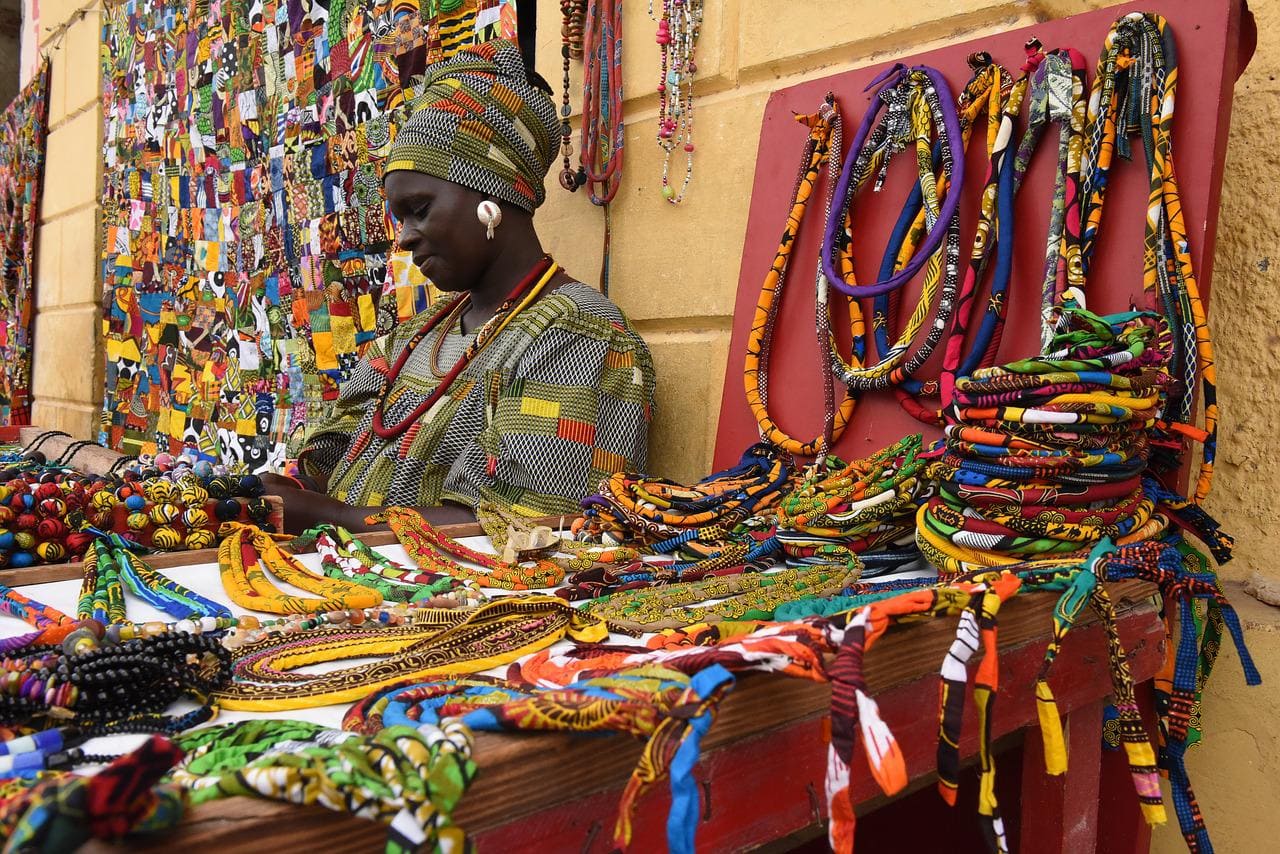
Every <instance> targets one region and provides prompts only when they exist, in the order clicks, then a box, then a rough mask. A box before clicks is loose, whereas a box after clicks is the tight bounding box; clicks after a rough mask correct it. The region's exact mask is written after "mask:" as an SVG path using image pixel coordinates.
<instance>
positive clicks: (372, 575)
mask: <svg viewBox="0 0 1280 854" xmlns="http://www.w3.org/2000/svg"><path fill="white" fill-rule="evenodd" d="M290 548H291V549H292V550H293V551H294V552H302V551H311V550H314V551H315V552H316V553H318V554H319V555H320V566H321V568H322V569H323V570H324V574H325V575H327V576H329V577H330V578H333V579H337V580H346V579H349V580H351V581H354V582H355V583H357V584H361V585H363V586H365V587H371V588H373V589H374V590H377V591H378V592H379V593H381V594H382V598H383V599H384V600H385V601H389V602H415V603H421V604H424V605H427V606H429V607H433V608H450V607H455V606H458V605H475V604H478V603H480V602H483V601H485V600H486V598H487V597H486V596H485V595H484V594H483V593H482V592H481V591H480V588H479V587H478V586H476V584H475V583H474V582H468V581H464V580H461V579H457V578H454V577H453V576H449V575H443V574H440V573H435V572H424V571H422V570H419V569H410V568H409V567H406V566H401V565H400V564H398V563H396V562H395V561H393V560H391V559H389V558H387V557H384V556H382V555H380V554H378V553H377V552H375V551H374V550H373V549H371V548H369V547H368V546H366V545H365V544H364V543H363V542H361V541H360V540H359V539H357V538H356V537H355V536H353V535H352V533H351V532H350V531H348V530H347V529H346V528H343V527H341V526H338V525H317V526H316V527H314V528H311V529H310V530H308V531H306V532H304V533H303V534H302V536H300V537H299V538H298V539H296V540H294V541H293V542H292V543H290Z"/></svg>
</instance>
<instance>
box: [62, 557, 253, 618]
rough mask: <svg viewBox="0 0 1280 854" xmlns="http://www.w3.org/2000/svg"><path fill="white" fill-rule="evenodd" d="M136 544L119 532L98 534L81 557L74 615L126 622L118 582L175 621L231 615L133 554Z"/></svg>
mask: <svg viewBox="0 0 1280 854" xmlns="http://www.w3.org/2000/svg"><path fill="white" fill-rule="evenodd" d="M136 547H137V545H136V544H135V543H130V542H127V541H126V540H124V539H123V538H122V537H121V536H120V535H119V534H110V535H106V536H102V537H99V538H98V539H97V540H95V541H94V543H93V544H92V545H91V546H89V550H88V551H87V552H86V553H85V557H84V579H83V581H82V583H81V586H80V599H79V602H78V604H77V607H76V617H77V619H80V620H96V621H98V622H99V623H101V624H102V625H104V626H106V625H110V624H112V623H124V622H129V620H128V617H127V616H126V613H125V599H124V590H123V588H122V586H121V581H123V582H124V585H125V586H127V587H128V588H129V591H130V592H131V593H133V595H135V596H137V597H138V598H139V599H141V600H142V601H144V602H146V603H147V604H148V605H150V606H151V607H153V608H155V609H156V610H158V611H163V612H164V613H166V614H168V615H169V616H171V617H173V618H175V619H177V620H191V619H199V618H200V617H223V618H227V617H230V616H231V612H230V611H229V610H228V609H227V608H226V606H225V605H221V604H219V603H217V602H214V601H212V600H210V599H206V598H205V597H203V596H201V595H200V594H198V593H196V592H195V591H193V590H189V589H187V588H186V587H184V586H183V585H181V584H179V583H178V582H176V581H174V580H173V579H171V578H167V577H166V576H164V575H162V574H161V573H159V572H157V571H156V570H154V569H152V568H151V567H150V566H148V565H147V564H146V563H145V562H143V560H142V559H141V558H139V557H138V556H137V555H135V554H134V553H133V549H134V548H136Z"/></svg>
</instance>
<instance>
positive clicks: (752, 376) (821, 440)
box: [743, 95, 861, 456]
mask: <svg viewBox="0 0 1280 854" xmlns="http://www.w3.org/2000/svg"><path fill="white" fill-rule="evenodd" d="M795 119H796V121H797V122H800V123H801V124H803V125H806V126H807V127H808V128H809V136H808V138H807V139H806V140H805V144H804V150H803V153H802V155H801V158H800V173H799V174H798V175H797V176H796V185H795V188H794V189H793V191H792V193H791V201H790V203H789V205H790V207H789V212H788V214H787V223H786V226H785V227H784V228H783V231H782V240H781V242H780V243H779V245H778V252H777V254H776V255H775V256H774V259H773V264H772V265H771V266H770V267H769V272H768V274H766V276H765V279H764V285H763V286H762V287H761V289H760V298H759V301H758V302H757V304H756V313H755V319H754V321H753V322H752V324H751V333H750V335H749V337H748V339H747V357H746V369H745V371H744V372H743V379H744V381H745V385H746V392H747V405H748V406H750V407H751V411H752V412H753V413H755V417H756V423H757V424H759V426H760V437H761V438H762V439H763V440H764V441H766V442H769V443H771V444H773V445H775V446H777V447H778V448H781V449H782V450H784V451H786V452H787V453H790V454H795V455H798V456H813V455H815V454H817V455H822V454H825V453H826V452H827V451H829V450H830V449H831V447H832V445H833V444H834V443H835V442H837V441H839V439H840V436H841V435H843V433H844V430H845V427H847V426H848V424H849V419H850V418H851V417H852V416H853V408H854V405H855V404H856V402H857V399H856V398H855V397H854V396H853V395H849V394H846V395H845V398H844V400H843V401H842V402H841V403H840V408H839V410H838V411H837V410H836V406H835V376H834V373H833V371H832V367H831V359H830V358H828V347H829V346H830V345H829V344H828V342H829V341H831V340H832V334H831V307H830V305H829V304H828V288H827V283H826V280H825V279H824V278H823V277H822V276H821V275H819V276H818V279H817V285H816V291H817V300H816V315H815V316H816V325H817V333H818V346H819V348H820V357H819V363H820V370H821V374H822V383H823V385H822V388H823V401H824V410H823V422H822V424H823V426H822V432H821V434H820V435H819V436H818V437H817V438H815V439H813V440H812V441H809V442H804V441H801V440H798V439H793V438H792V437H791V436H789V435H787V434H786V433H784V432H783V431H782V429H781V428H780V427H778V425H777V423H776V422H775V421H774V420H773V418H772V417H770V415H769V358H770V355H771V354H772V345H773V333H774V326H775V324H776V323H777V318H778V311H779V310H780V309H781V307H782V293H783V288H784V287H785V285H786V280H787V268H788V266H789V264H790V261H791V253H792V251H793V250H794V249H795V245H796V242H797V241H798V240H799V237H800V227H801V225H802V224H803V222H804V216H805V211H806V210H807V209H808V206H809V199H810V197H811V196H812V195H813V192H814V188H815V187H816V185H817V183H818V177H819V175H820V174H821V172H822V167H823V164H824V163H825V164H826V166H827V198H826V209H827V214H830V210H831V201H832V197H833V195H834V193H835V185H836V181H837V180H838V178H839V175H838V172H837V170H838V168H839V167H838V165H837V164H838V161H839V155H840V150H841V128H842V122H841V118H840V108H839V106H838V105H837V104H836V101H835V98H834V96H832V95H828V96H827V100H826V101H825V102H824V103H823V105H822V107H821V108H820V109H819V110H818V112H817V113H812V114H809V115H797V116H796V117H795ZM824 221H825V220H824ZM848 305H849V314H850V324H851V325H856V324H857V323H858V322H859V319H860V314H861V309H860V308H859V306H858V302H857V300H849V301H848Z"/></svg>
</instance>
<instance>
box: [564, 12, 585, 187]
mask: <svg viewBox="0 0 1280 854" xmlns="http://www.w3.org/2000/svg"><path fill="white" fill-rule="evenodd" d="M586 9H587V0H560V14H561V16H562V17H563V23H562V24H561V26H560V38H561V45H560V55H561V57H563V59H564V89H563V91H564V100H563V101H562V102H561V106H560V155H561V156H562V157H563V158H564V168H563V169H561V170H560V186H561V187H564V188H565V189H566V190H568V191H569V192H571V193H576V192H577V191H578V188H579V187H581V186H582V185H583V184H584V183H586V180H587V176H586V173H585V172H584V171H583V169H582V167H578V169H577V171H574V168H573V166H572V164H571V158H572V157H573V125H572V124H570V123H569V117H570V116H571V115H573V106H572V104H571V102H570V97H571V92H570V86H569V68H570V63H571V62H572V60H575V59H577V60H581V59H582V49H583V44H582V26H583V18H584V16H585V15H586ZM582 121H583V125H582V129H583V131H582V132H583V137H584V139H585V136H586V110H585V108H584V110H583V118H582Z"/></svg>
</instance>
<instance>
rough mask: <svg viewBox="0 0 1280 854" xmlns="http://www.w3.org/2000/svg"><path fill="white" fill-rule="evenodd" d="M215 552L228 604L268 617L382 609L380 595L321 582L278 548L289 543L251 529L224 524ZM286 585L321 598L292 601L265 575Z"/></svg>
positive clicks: (348, 585)
mask: <svg viewBox="0 0 1280 854" xmlns="http://www.w3.org/2000/svg"><path fill="white" fill-rule="evenodd" d="M222 535H223V537H224V539H223V541H222V544H221V545H220V546H219V547H218V569H219V571H220V572H221V574H222V586H223V587H224V588H226V591H227V595H229V596H230V597H231V601H232V602H235V603H236V604H237V605H239V606H240V607H242V608H248V609H249V610H251V611H265V612H267V613H269V614H306V613H310V612H313V611H333V610H339V609H346V608H372V607H374V606H376V605H380V604H382V594H381V593H379V592H378V591H376V590H371V589H369V588H368V587H363V586H361V585H359V584H356V583H355V582H352V581H347V580H345V579H342V580H339V579H333V578H325V577H323V576H319V575H316V574H314V573H312V572H310V571H308V570H307V569H306V568H305V567H303V566H302V564H300V563H299V562H298V559H297V558H296V557H294V556H293V555H292V554H290V553H289V552H287V551H285V550H284V549H283V548H281V546H280V542H281V541H283V540H289V539H292V538H291V537H288V536H285V535H283V534H268V533H266V532H264V531H262V530H261V529H259V528H257V527H255V526H253V525H243V524H241V523H239V522H227V523H226V524H224V525H223V526H222ZM268 569H270V571H271V573H272V574H273V575H275V576H276V577H277V578H279V579H280V580H281V581H283V582H285V583H286V584H291V585H293V586H294V587H298V588H300V589H302V590H305V591H307V592H308V593H317V594H320V596H321V597H322V598H319V599H317V598H311V597H306V596H292V595H290V594H288V593H285V592H284V591H283V590H281V589H280V588H279V587H276V586H275V585H274V584H272V583H271V581H270V580H269V579H268V577H267V570H268Z"/></svg>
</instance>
